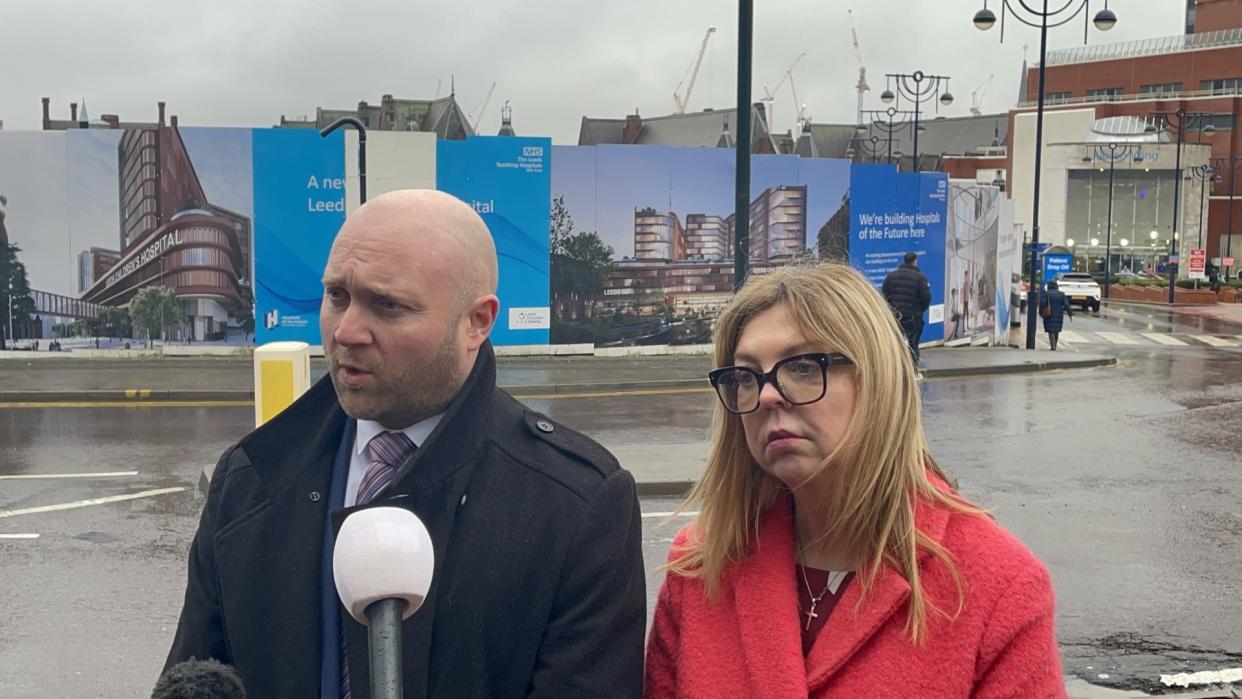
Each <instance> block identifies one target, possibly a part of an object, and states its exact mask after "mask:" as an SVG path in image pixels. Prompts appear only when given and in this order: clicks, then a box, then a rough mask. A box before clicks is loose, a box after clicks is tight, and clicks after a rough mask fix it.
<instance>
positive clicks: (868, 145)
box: [845, 131, 883, 163]
mask: <svg viewBox="0 0 1242 699" xmlns="http://www.w3.org/2000/svg"><path fill="white" fill-rule="evenodd" d="M863 133H866V132H865V131H864V132H863ZM882 150H883V149H882V148H881V147H880V137H879V136H876V135H874V134H872V135H871V136H869V137H867V138H863V137H862V136H861V135H858V136H855V137H854V138H853V139H851V140H850V147H849V150H847V151H845V157H846V159H847V160H851V161H856V162H857V161H863V160H870V161H871V162H872V163H878V162H880V153H881V152H882Z"/></svg>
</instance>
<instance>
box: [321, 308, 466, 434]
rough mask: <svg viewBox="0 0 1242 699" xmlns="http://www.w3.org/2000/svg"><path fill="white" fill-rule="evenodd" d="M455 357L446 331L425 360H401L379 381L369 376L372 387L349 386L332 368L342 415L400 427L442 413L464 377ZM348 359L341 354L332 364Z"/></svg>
mask: <svg viewBox="0 0 1242 699" xmlns="http://www.w3.org/2000/svg"><path fill="white" fill-rule="evenodd" d="M458 356H459V354H458V343H457V337H456V336H455V335H454V334H453V333H452V332H447V333H445V337H444V341H443V342H441V343H440V347H439V348H438V349H437V350H436V353H435V355H433V356H432V357H431V358H430V359H428V360H426V361H410V360H409V359H405V360H404V361H403V362H402V364H403V365H404V366H403V371H401V373H400V374H398V375H396V376H391V375H389V374H385V375H384V376H383V377H382V380H381V377H380V376H379V375H373V376H372V378H373V380H374V385H373V386H368V387H366V388H362V389H352V388H349V387H347V386H345V385H344V384H343V383H342V382H340V381H339V380H338V378H337V374H336V372H335V371H333V372H332V374H331V376H332V385H333V387H334V388H335V389H336V395H337V399H338V400H339V401H340V403H341V407H342V408H343V409H344V410H345V414H346V415H349V416H350V417H352V418H354V419H356V420H373V421H375V422H378V423H380V424H382V425H384V426H385V427H388V428H390V429H403V428H405V427H409V426H410V425H413V424H415V423H417V422H420V421H422V420H425V419H427V418H429V417H431V416H433V415H437V414H439V413H442V412H444V410H445V409H446V408H447V407H448V406H449V404H450V403H452V402H453V398H455V397H456V396H457V392H458V391H459V390H461V386H462V383H463V382H464V379H465V377H464V376H463V374H464V373H465V372H464V371H463V370H462V369H461V368H459V367H457V366H456V362H457V357H458ZM348 359H349V357H348V355H347V354H341V355H339V356H337V357H335V358H334V363H338V362H339V363H344V364H349V363H350V362H349V361H348ZM397 361H401V360H397Z"/></svg>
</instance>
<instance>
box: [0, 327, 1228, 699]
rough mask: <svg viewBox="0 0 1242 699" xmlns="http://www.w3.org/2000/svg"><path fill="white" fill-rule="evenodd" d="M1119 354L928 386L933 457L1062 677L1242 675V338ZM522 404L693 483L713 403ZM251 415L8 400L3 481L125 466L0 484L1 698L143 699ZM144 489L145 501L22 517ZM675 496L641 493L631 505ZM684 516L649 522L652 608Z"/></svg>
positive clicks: (647, 505)
mask: <svg viewBox="0 0 1242 699" xmlns="http://www.w3.org/2000/svg"><path fill="white" fill-rule="evenodd" d="M1084 320H1087V319H1085V318H1084ZM1090 320H1091V322H1093V323H1100V324H1101V327H1104V324H1106V323H1111V324H1113V327H1115V324H1116V322H1117V321H1116V320H1113V319H1107V318H1106V319H1090ZM1075 323H1078V321H1075ZM1085 325H1086V323H1084V324H1083V326H1077V327H1078V329H1082V330H1083V331H1084V332H1092V331H1091V330H1090V328H1085V327H1084V326H1085ZM1165 330H1166V331H1168V332H1172V331H1174V328H1173V327H1168V328H1166V329H1165ZM1199 332H1202V330H1200V331H1199ZM1112 351H1114V352H1115V353H1116V354H1117V356H1118V357H1119V359H1120V364H1119V365H1118V366H1117V367H1115V368H1107V369H1093V370H1081V371H1065V372H1055V373H1051V374H1046V375H1034V376H1013V377H985V378H977V379H968V380H955V381H928V382H926V383H924V385H923V391H924V400H925V404H926V413H927V420H926V422H927V430H928V434H929V437H930V439H931V442H932V446H933V450H934V453H935V455H936V456H937V458H938V459H939V460H940V461H941V463H943V464H944V465H945V466H946V467H947V468H948V470H950V471H951V472H952V473H953V474H954V475H955V476H956V477H957V478H958V479H959V480H960V484H961V487H962V490H963V491H964V492H965V493H966V494H967V495H968V496H969V497H971V498H972V499H974V500H975V501H976V502H978V503H979V504H981V505H983V506H985V507H987V508H989V509H990V510H991V511H992V513H993V514H994V515H995V516H996V517H997V518H998V520H999V521H1000V522H1001V523H1002V524H1003V525H1004V526H1005V527H1007V528H1008V529H1010V530H1011V531H1012V532H1014V533H1015V534H1016V535H1018V536H1019V537H1020V538H1021V539H1022V540H1023V541H1024V542H1025V543H1026V544H1027V545H1028V546H1029V547H1030V548H1031V549H1032V550H1033V551H1035V553H1036V554H1037V555H1038V556H1040V557H1041V558H1042V559H1043V560H1044V562H1045V563H1046V564H1047V565H1048V567H1049V568H1050V570H1051V571H1052V574H1053V580H1054V584H1055V586H1056V591H1057V596H1058V605H1059V607H1058V618H1057V624H1058V634H1059V637H1060V640H1061V646H1062V652H1063V656H1064V660H1065V669H1066V672H1067V673H1070V674H1074V675H1077V676H1080V677H1083V678H1086V679H1089V680H1091V681H1093V682H1096V683H1099V684H1108V685H1112V686H1120V687H1128V688H1148V689H1151V688H1153V686H1154V684H1155V683H1156V681H1157V679H1158V677H1159V675H1160V674H1161V673H1172V672H1182V671H1192V670H1207V669H1211V670H1218V669H1222V668H1229V667H1239V666H1242V623H1240V622H1239V621H1238V620H1239V619H1242V583H1240V582H1239V575H1238V573H1239V569H1240V568H1242V497H1240V496H1239V493H1242V468H1239V466H1238V462H1239V457H1240V456H1242V349H1233V348H1227V347H1226V348H1214V347H1208V346H1197V345H1186V346H1181V347H1164V346H1151V347H1143V348H1120V347H1119V348H1114V349H1113V350H1112ZM532 405H534V407H536V408H537V409H539V410H542V411H545V412H548V413H549V414H551V415H552V416H553V417H555V418H557V419H559V420H562V421H564V422H566V423H568V424H570V425H572V426H574V427H577V428H578V429H581V430H583V431H586V432H587V433H589V434H592V435H594V436H596V437H597V438H599V439H600V440H601V441H603V442H604V443H605V444H606V445H608V446H609V447H610V448H613V449H614V450H615V451H617V453H618V454H619V455H621V457H622V461H623V462H625V463H626V464H627V466H633V467H634V470H635V471H639V470H640V469H642V468H662V469H664V471H665V472H669V473H684V474H686V476H687V477H692V476H693V474H694V472H695V470H696V469H697V467H698V461H697V459H699V458H701V457H699V456H696V454H701V453H702V450H703V439H704V438H705V436H706V434H707V426H708V423H709V420H710V414H711V395H710V394H708V393H705V392H691V393H676V394H665V395H660V394H657V395H641V396H611V397H597V398H571V399H560V400H544V401H532ZM252 416H253V412H252V409H250V408H245V407H242V408H166V409H159V408H127V407H108V408H83V409H48V408H22V409H0V478H4V477H11V476H47V475H54V474H75V473H76V474H80V473H84V472H107V473H117V474H124V475H112V476H104V477H98V478H87V479H78V478H74V479H60V478H33V479H31V478H23V479H12V478H4V479H3V480H0V589H2V590H4V604H3V605H0V696H4V697H44V696H74V697H89V696H108V697H111V696H137V695H142V694H144V693H146V692H149V689H150V687H151V685H152V684H153V682H154V680H155V677H156V675H157V674H158V672H159V668H160V666H161V664H162V662H163V657H164V654H165V652H166V650H167V647H168V644H169V642H170V641H171V637H172V633H173V628H174V625H175V622H176V616H177V612H178V609H179V606H180V598H181V594H182V591H183V585H184V559H185V553H186V550H187V547H188V544H189V539H190V537H191V535H192V534H193V531H194V528H195V526H196V524H197V517H198V512H199V510H200V509H201V507H202V498H201V496H200V495H199V494H198V492H197V488H196V485H197V481H198V477H199V471H200V469H201V467H202V466H203V465H204V464H207V463H211V462H214V460H215V458H216V457H217V456H218V455H219V453H220V452H221V451H222V450H223V449H224V448H225V447H226V446H227V445H228V444H229V443H230V442H232V441H233V440H235V439H237V438H238V437H239V436H241V435H242V434H244V433H245V432H246V430H247V429H248V427H249V425H250V421H251V420H252ZM640 462H641V463H640ZM661 462H663V463H661ZM131 471H136V472H137V473H136V474H133V475H128V473H129V472H131ZM172 488H184V490H180V491H176V492H167V490H168V489H172ZM143 493H155V494H149V495H145V496H143V497H139V498H137V499H132V500H123V501H117V502H106V503H104V504H94V505H85V506H81V507H75V508H73V509H63V510H58V511H32V512H25V513H22V511H23V510H31V509H34V508H42V507H47V506H53V505H76V504H81V501H86V500H90V499H94V498H106V497H114V496H123V495H127V494H140V495H141V494H143ZM675 504H676V502H675V501H674V500H668V499H661V500H647V501H644V511H645V512H649V513H659V512H667V511H670V510H672V509H673V507H674V506H675ZM686 521H688V520H686V519H684V518H683V519H680V520H677V521H675V522H674V523H672V524H663V522H664V517H662V516H660V517H649V518H645V519H644V554H645V558H646V562H647V566H648V575H647V577H648V588H649V589H648V597H649V600H650V601H651V602H654V598H655V594H656V591H657V589H658V585H659V581H660V579H661V577H662V575H661V573H660V572H659V571H658V570H657V566H658V565H659V564H661V563H663V561H664V558H665V555H666V552H667V548H668V544H669V542H670V541H671V539H672V537H673V535H674V534H675V531H676V529H677V528H678V527H679V526H681V525H682V524H684V523H685V522H686ZM34 534H37V535H38V538H9V537H12V536H15V535H34ZM14 668H21V669H22V670H21V671H14ZM1100 675H1107V679H1102V678H1101V677H1100Z"/></svg>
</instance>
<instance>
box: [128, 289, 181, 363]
mask: <svg viewBox="0 0 1242 699" xmlns="http://www.w3.org/2000/svg"><path fill="white" fill-rule="evenodd" d="M129 316H130V318H131V319H132V320H133V322H134V329H135V330H137V331H139V332H142V333H144V335H145V337H146V340H147V348H148V349H149V348H151V347H152V346H153V344H152V336H153V335H154V334H157V333H158V334H159V335H160V336H161V337H163V336H164V331H165V329H166V328H168V326H170V325H176V324H178V323H182V322H184V321H185V311H184V310H182V308H181V304H180V303H177V293H176V291H174V290H173V289H172V288H171V287H167V286H148V287H146V288H143V289H140V290H139V291H138V293H137V294H134V298H133V299H132V300H131V301H130V302H129Z"/></svg>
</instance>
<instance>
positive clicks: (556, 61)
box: [0, 0, 1185, 144]
mask: <svg viewBox="0 0 1242 699" xmlns="http://www.w3.org/2000/svg"><path fill="white" fill-rule="evenodd" d="M755 4H756V6H757V8H756V11H755V42H754V52H755V68H754V83H755V87H754V93H755V97H756V99H758V98H759V97H760V96H761V95H762V94H763V89H762V86H763V85H765V84H766V85H769V86H773V87H774V86H775V85H776V83H777V82H778V81H779V80H780V78H781V76H782V75H783V73H784V72H785V70H786V68H787V67H788V66H789V64H790V63H791V62H792V61H793V60H794V58H795V57H796V56H797V55H798V53H799V52H801V51H806V54H807V55H806V57H805V58H804V59H803V60H802V62H801V63H800V64H799V65H798V67H797V69H796V70H795V72H794V77H795V81H796V85H797V88H798V92H799V99H800V101H801V102H804V103H806V104H807V105H808V108H809V112H810V114H811V116H812V118H813V119H814V120H815V121H852V120H853V116H854V111H855V101H856V97H855V93H854V90H853V85H854V82H855V81H856V79H857V63H856V61H855V59H854V56H853V50H852V48H851V45H850V40H849V25H848V19H847V15H846V10H847V9H848V8H851V7H852V8H853V9H854V16H855V20H856V22H857V25H858V34H859V39H860V42H861V46H862V55H863V60H864V63H865V65H866V66H867V69H868V77H869V82H870V83H871V86H872V88H873V92H872V93H870V94H869V95H868V103H867V106H868V108H878V107H879V106H880V103H879V99H878V96H879V92H880V91H881V90H882V89H883V82H884V78H883V74H884V73H886V72H913V71H915V70H920V69H921V70H923V71H925V72H928V73H933V72H934V73H942V74H947V75H950V76H951V77H952V78H953V82H952V84H951V89H952V91H953V93H954V94H955V95H956V97H957V98H958V99H957V102H956V103H955V104H954V105H953V106H952V107H950V108H949V109H948V110H944V111H942V113H943V114H946V115H949V116H952V115H965V114H967V113H968V110H969V107H970V104H971V99H970V96H971V91H972V90H974V89H976V88H978V87H979V86H981V85H983V84H984V83H985V82H986V81H987V79H988V74H989V73H995V75H996V77H995V82H994V84H993V86H992V89H991V91H989V92H988V93H987V95H986V97H985V98H984V100H983V110H984V112H985V113H986V112H1000V111H1005V110H1007V109H1008V108H1009V107H1010V106H1012V103H1013V102H1014V101H1015V99H1016V95H1017V88H1018V80H1019V72H1020V67H1021V64H1022V56H1023V49H1022V46H1023V44H1024V43H1029V44H1030V45H1031V47H1032V48H1031V51H1030V55H1031V60H1032V62H1034V57H1035V54H1036V53H1037V47H1038V43H1039V41H1038V32H1037V31H1036V30H1032V29H1027V28H1025V27H1020V26H1018V25H1017V24H1016V23H1014V24H1011V25H1010V28H1009V35H1008V36H1007V37H1006V42H1005V43H1004V44H1000V43H998V36H997V33H998V32H997V30H996V29H993V30H992V31H990V32H987V33H983V32H979V31H977V30H976V29H974V27H973V26H972V25H971V23H970V18H971V15H972V14H973V13H974V11H975V10H976V9H978V8H979V7H980V6H981V4H982V3H981V1H980V0H845V1H842V0H819V1H817V2H813V1H811V0H758V1H757V2H756V3H755ZM993 4H995V3H993ZM1092 4H1093V5H1094V6H1096V7H1100V6H1102V3H1100V2H1099V0H1095V2H1093V3H1092ZM1184 6H1185V3H1184V2H1183V0H1113V2H1112V3H1111V7H1112V8H1113V9H1114V10H1115V11H1116V12H1117V14H1118V15H1119V17H1120V22H1119V23H1118V25H1117V27H1116V28H1115V29H1114V30H1113V31H1111V32H1108V33H1102V32H1097V31H1096V30H1095V29H1094V28H1093V29H1092V30H1091V36H1090V41H1091V43H1092V44H1097V43H1111V42H1115V41H1124V40H1130V39H1140V38H1148V37H1157V36H1165V35H1172V34H1179V33H1181V31H1182V15H1183V12H1184ZM1093 9H1094V8H1093ZM0 24H2V25H3V27H4V40H3V41H2V42H0V119H3V121H4V125H5V129H37V128H39V123H40V122H39V119H40V103H39V98H40V97H43V96H47V97H51V98H52V105H53V115H54V117H55V118H62V119H67V118H68V112H69V106H68V103H69V102H70V101H79V100H81V99H82V98H85V99H86V102H87V104H88V106H89V111H90V116H91V117H92V118H95V117H97V116H98V115H99V114H100V113H116V114H120V116H121V118H122V119H126V120H133V121H149V120H154V118H155V113H156V108H155V103H156V102H157V101H159V100H161V99H162V100H165V101H167V102H168V105H169V110H170V113H175V114H178V115H179V116H180V118H181V120H182V123H183V124H186V125H195V126H268V125H271V124H273V123H276V122H278V121H279V120H280V116H281V114H285V115H288V116H290V117H293V116H296V115H307V114H314V111H315V107H316V106H326V107H338V108H339V107H350V106H353V105H356V104H357V102H358V101H359V100H367V101H369V102H373V103H374V102H378V100H379V97H380V95H382V94H384V93H392V94H394V95H396V96H398V97H414V98H429V97H432V96H434V94H435V91H436V84H437V81H438V80H442V81H443V86H442V87H441V91H442V93H447V92H448V89H449V88H448V86H449V78H450V75H455V76H456V85H457V95H458V98H459V101H460V103H461V104H462V107H463V109H465V110H466V111H471V110H475V109H477V108H478V107H479V106H480V104H481V103H482V101H483V99H484V96H485V94H486V93H487V89H488V86H489V85H490V84H491V83H492V82H493V81H495V83H496V90H495V95H494V96H493V98H492V101H491V104H490V106H489V107H488V108H487V110H486V111H485V112H483V113H482V117H483V118H482V123H481V124H480V131H481V132H482V133H495V131H496V129H497V128H499V123H500V118H499V109H500V105H501V103H503V102H504V101H505V100H509V101H510V103H511V105H512V107H513V113H514V126H515V128H516V129H517V131H518V133H519V134H523V135H551V136H552V138H553V140H554V142H556V143H561V144H573V143H576V142H577V138H578V127H579V123H580V120H581V118H582V116H583V115H584V114H585V115H590V116H602V117H620V116H623V115H625V114H626V113H627V112H631V111H633V110H634V109H635V108H638V109H639V111H640V113H641V114H643V115H645V116H656V115H661V114H668V113H670V112H672V110H673V99H672V93H673V89H674V88H675V87H676V86H677V83H678V81H679V80H680V79H681V77H682V75H683V74H684V73H685V72H686V69H687V68H688V67H689V65H690V63H691V61H692V59H693V57H694V54H695V52H696V51H697V49H698V45H699V43H700V41H701V40H702V37H703V34H704V32H705V31H706V28H707V26H708V25H715V26H716V27H718V31H717V32H716V34H715V35H714V36H713V38H712V40H711V42H710V44H709V47H708V50H707V54H706V57H705V58H704V61H703V67H702V70H701V74H700V76H699V82H698V85H697V86H696V87H695V90H694V94H693V96H692V97H691V100H690V106H691V109H694V110H698V109H702V108H704V107H707V106H715V107H718V108H719V107H729V106H732V105H733V104H734V102H735V92H734V87H733V86H734V83H735V77H736V47H737V9H736V3H735V2H730V1H725V0H694V1H693V2H688V1H684V0H683V1H680V2H679V1H678V0H613V1H611V2H592V1H589V0H524V1H519V0H476V1H475V2H465V3H456V2H454V3H450V2H443V1H440V2H428V1H424V0H403V1H402V0H352V1H350V2H345V1H344V0H213V1H212V2H201V0H195V1H193V2H191V1H189V0H126V1H125V2H121V3H98V2H90V3H85V2H81V3H77V2H75V3H52V2H47V0H4V1H3V3H2V4H0ZM1081 43H1082V30H1081V24H1077V23H1076V24H1074V26H1073V27H1064V28H1061V29H1058V30H1055V31H1054V32H1053V33H1052V35H1051V37H1050V48H1060V47H1068V46H1076V45H1081ZM775 99H776V103H775V121H776V127H778V129H779V130H781V131H784V130H785V129H788V128H789V127H790V126H791V117H792V112H793V111H794V104H795V103H794V101H793V98H792V96H791V94H790V91H789V88H788V85H786V86H785V87H783V88H781V90H780V92H779V93H777V94H776V97H775Z"/></svg>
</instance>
